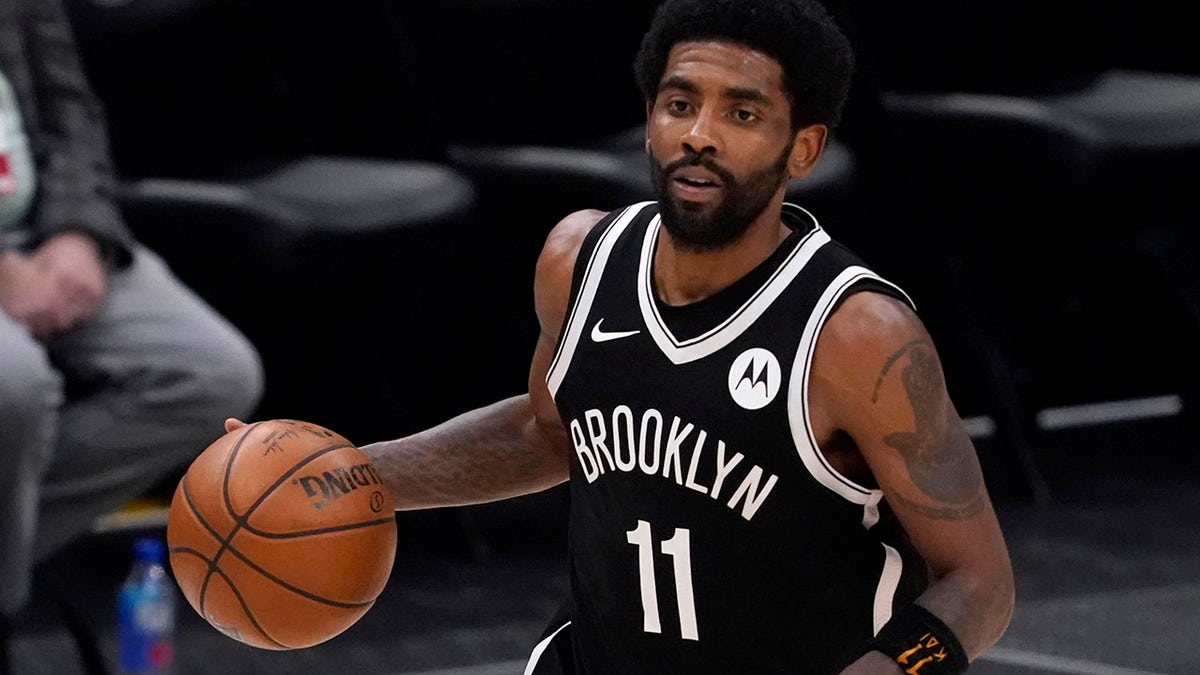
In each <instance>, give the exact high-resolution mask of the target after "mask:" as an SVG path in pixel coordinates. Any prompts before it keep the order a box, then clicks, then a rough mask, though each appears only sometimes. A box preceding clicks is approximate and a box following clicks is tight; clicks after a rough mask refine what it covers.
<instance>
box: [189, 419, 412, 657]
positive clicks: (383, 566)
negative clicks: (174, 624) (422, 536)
mask: <svg viewBox="0 0 1200 675" xmlns="http://www.w3.org/2000/svg"><path fill="white" fill-rule="evenodd" d="M167 546H168V548H169V550H170V561H171V571H172V573H173V574H174V576H175V580H176V582H177V583H178V584H179V587H180V589H181V590H182V592H183V595H184V597H186V598H187V601H188V602H189V603H190V604H191V606H192V608H193V609H195V610H196V611H197V612H198V613H199V614H200V616H202V617H203V618H204V619H205V620H206V621H208V623H209V624H211V625H212V626H213V627H214V628H216V629H217V630H218V631H220V632H222V633H224V634H225V635H228V636H229V637H231V638H234V639H235V640H239V641H241V642H243V643H245V644H248V645H251V646H254V647H259V648H262V649H275V650H288V649H301V648H304V647H311V646H313V645H316V644H319V643H321V642H324V641H326V640H329V639H330V638H333V637H334V636H336V635H338V634H340V633H342V632H343V631H345V630H346V629H347V628H349V627H350V626H351V625H353V624H354V623H355V622H356V621H358V620H359V619H360V618H362V616H363V615H364V614H366V612H367V610H369V609H370V608H371V606H372V605H373V604H374V602H375V599H376V598H377V597H378V596H379V594H380V593H381V592H382V591H383V588H384V586H385V585H386V584H387V580H388V577H389V575H390V574H391V571H392V563H393V562H394V561H395V555H396V516H395V507H394V505H393V502H392V498H391V493H390V492H388V490H387V489H386V488H385V487H384V486H383V485H382V483H381V481H380V479H379V475H378V474H377V473H376V472H375V468H374V467H373V466H372V465H371V462H370V460H368V459H367V456H366V455H364V454H363V453H362V451H360V450H359V449H358V448H357V447H355V446H354V445H353V444H351V443H350V442H349V441H347V440H346V439H345V438H343V437H342V436H340V435H338V434H337V433H334V432H332V431H330V430H328V429H325V428H323V427H320V426H318V425H315V424H310V423H307V422H301V421H296V420H268V421H263V422H257V423H254V424H249V425H247V426H244V427H242V428H240V429H235V430H234V431H231V432H229V433H227V434H225V435H224V436H221V437H220V438H218V439H217V440H216V441H214V442H213V443H212V444H211V445H209V446H208V447H207V448H206V449H205V450H204V451H203V452H202V453H200V455H199V456H198V457H196V459H195V460H194V461H193V462H192V464H191V466H189V467H188V470H187V472H186V473H185V474H184V476H183V478H182V479H181V480H180V481H179V485H178V487H176V489H175V494H174V496H173V497H172V499H171V507H170V511H169V514H168V519H167Z"/></svg>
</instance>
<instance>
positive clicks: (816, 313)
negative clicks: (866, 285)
mask: <svg viewBox="0 0 1200 675" xmlns="http://www.w3.org/2000/svg"><path fill="white" fill-rule="evenodd" d="M864 279H872V280H874V281H877V282H880V283H883V284H887V285H888V286H891V287H892V288H895V289H896V291H897V292H899V293H900V294H902V295H904V297H905V298H908V295H906V294H904V291H902V290H900V288H899V287H897V286H896V285H895V284H892V283H891V282H889V281H887V280H886V279H883V278H882V277H880V276H879V275H877V274H875V273H874V272H872V271H871V270H868V269H867V268H865V267H860V266H857V265H854V266H850V267H847V268H846V269H845V270H843V271H842V273H841V274H839V275H838V276H837V277H836V278H835V279H834V280H833V281H832V282H831V283H830V284H829V286H828V287H826V289H825V292H824V293H822V294H821V298H820V299H819V300H818V301H817V304H816V307H815V308H814V309H813V313H812V315H811V316H810V317H809V320H808V324H807V325H806V326H805V327H804V333H803V334H802V335H801V336H800V344H799V346H798V347H797V349H796V359H795V361H794V362H793V363H792V373H791V376H790V379H789V381H788V422H789V426H790V427H791V430H792V440H793V441H794V442H795V444H796V450H797V452H799V453H800V459H801V461H802V462H803V463H804V467H805V468H806V469H808V472H809V473H810V474H811V475H812V477H813V478H815V479H817V482H819V483H820V484H821V485H824V486H825V487H826V488H828V489H829V490H831V491H833V492H834V493H836V494H838V495H840V496H841V497H843V498H844V499H846V500H847V501H850V502H851V503H854V504H858V505H860V506H862V507H863V521H862V522H863V527H867V528H870V527H871V526H872V525H874V524H875V523H876V522H878V521H879V501H880V500H881V499H882V498H883V492H882V491H880V490H878V489H872V488H867V487H864V486H862V485H859V484H858V483H856V482H854V481H852V480H850V479H849V478H846V477H845V476H843V475H842V474H840V473H838V471H837V470H836V469H834V468H833V467H832V466H830V465H829V462H828V461H826V460H825V456H824V455H822V454H821V451H820V450H819V449H818V445H817V439H816V436H815V435H814V434H813V430H812V418H811V417H810V416H809V402H808V384H809V376H810V374H811V370H812V359H813V353H814V351H815V350H816V346H817V336H818V335H819V334H820V332H821V329H822V328H824V326H825V322H826V321H828V319H829V315H830V314H832V313H833V309H834V307H836V306H837V302H838V299H840V298H841V297H842V296H843V295H845V293H846V291H847V290H849V289H850V287H852V286H853V285H854V284H856V283H858V282H859V281H862V280H864Z"/></svg>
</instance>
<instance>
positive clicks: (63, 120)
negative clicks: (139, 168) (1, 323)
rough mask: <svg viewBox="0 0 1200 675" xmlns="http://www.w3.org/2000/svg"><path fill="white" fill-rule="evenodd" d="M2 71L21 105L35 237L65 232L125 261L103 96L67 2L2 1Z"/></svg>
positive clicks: (128, 238)
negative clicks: (33, 173)
mask: <svg viewBox="0 0 1200 675" xmlns="http://www.w3.org/2000/svg"><path fill="white" fill-rule="evenodd" d="M0 72H3V73H4V75H5V77H7V78H8V80H9V82H10V83H11V84H12V88H13V91H14V93H15V94H16V97H17V99H18V101H19V102H20V106H21V116H22V118H23V119H22V121H23V123H24V126H25V133H26V135H27V136H28V137H29V145H30V152H31V154H32V156H33V160H34V163H35V164H36V166H37V192H36V194H35V197H34V202H33V205H32V207H31V209H30V212H29V215H28V216H27V220H28V225H29V227H30V228H31V229H32V231H33V234H34V237H35V241H42V240H45V239H46V238H48V237H51V236H53V235H55V234H58V233H60V232H63V231H67V230H74V231H79V232H84V233H87V234H89V235H91V236H92V237H93V238H94V239H95V240H96V241H97V243H99V244H100V246H101V250H102V251H103V253H104V256H105V258H106V260H107V261H108V262H110V263H114V264H117V265H123V264H124V263H125V262H126V261H128V259H129V247H130V245H131V243H132V235H131V234H130V232H129V229H128V228H127V227H126V225H125V223H124V221H123V220H122V218H121V214H120V212H119V211H118V208H117V204H116V195H115V190H116V185H117V181H116V177H115V175H114V169H113V165H112V159H111V157H110V155H109V146H108V132H107V128H106V127H105V120H104V113H103V110H102V109H101V105H100V103H99V101H98V100H97V99H96V96H95V94H94V93H93V92H92V90H91V87H90V85H89V84H88V82H87V79H86V76H85V74H84V71H83V67H82V64H81V63H80V58H79V54H78V53H77V51H76V46H75V40H74V35H73V33H72V29H71V24H70V22H69V21H68V19H67V15H66V12H65V11H64V9H63V6H62V0H0Z"/></svg>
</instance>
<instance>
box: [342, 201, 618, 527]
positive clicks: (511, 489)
mask: <svg viewBox="0 0 1200 675" xmlns="http://www.w3.org/2000/svg"><path fill="white" fill-rule="evenodd" d="M603 215H604V214H603V213H602V212H599V211H579V212H576V213H573V214H571V215H569V216H567V217H566V218H564V219H563V220H562V221H561V222H559V223H558V225H556V226H555V227H554V229H553V230H552V231H551V232H550V234H549V235H548V236H547V238H546V242H545V245H544V246H543V248H542V253H541V255H540V256H539V258H538V263H537V273H536V275H535V278H534V303H535V307H536V310H537V317H538V323H539V324H540V326H541V330H540V332H539V335H538V341H537V346H536V348H535V349H534V354H533V359H532V362H531V364H530V369H529V393H527V394H525V395H521V396H514V397H512V398H509V399H506V400H503V401H499V402H497V403H493V404H492V405H489V406H486V407H483V408H479V409H477V410H473V411H470V412H467V413H464V414H462V415H459V416H457V417H455V418H453V419H451V420H449V421H447V422H444V423H442V424H439V425H438V426H435V427H433V428H431V429H428V430H426V431H422V432H420V433H416V434H413V435H411V436H407V437H405V438H400V439H397V440H392V441H384V442H381V443H374V444H371V445H366V446H363V448H362V450H363V452H365V453H366V454H367V456H368V457H370V458H371V461H372V462H373V463H374V465H375V469H376V470H377V471H378V472H379V474H380V476H381V478H382V479H383V482H384V484H385V485H387V486H388V487H389V488H391V491H392V497H393V498H394V499H395V501H396V508H397V510H408V509H420V508H429V507H441V506H461V505H465V504H477V503H482V502H489V501H495V500H498V499H505V498H507V497H515V496H518V495H523V494H529V493H532V492H538V491H540V490H545V489H547V488H550V487H553V486H555V485H558V484H560V483H562V482H564V481H566V480H567V478H568V476H569V457H570V451H571V444H570V439H569V438H568V436H567V432H566V429H565V428H564V427H563V424H562V421H561V419H560V418H559V415H558V409H557V408H556V407H555V405H554V400H553V399H552V398H551V396H550V391H549V389H548V388H547V386H546V374H547V373H548V372H549V369H550V363H551V361H553V359H554V350H555V348H556V346H557V344H558V332H559V330H560V328H561V326H562V323H563V317H564V316H565V315H566V311H567V305H568V303H569V301H570V292H571V276H572V272H573V270H574V266H575V258H576V256H577V255H578V253H579V248H580V245H581V244H582V243H583V239H584V237H585V236H586V235H587V233H588V231H589V230H590V229H591V227H592V226H593V225H595V224H596V222H597V221H599V219H600V218H601V217H603Z"/></svg>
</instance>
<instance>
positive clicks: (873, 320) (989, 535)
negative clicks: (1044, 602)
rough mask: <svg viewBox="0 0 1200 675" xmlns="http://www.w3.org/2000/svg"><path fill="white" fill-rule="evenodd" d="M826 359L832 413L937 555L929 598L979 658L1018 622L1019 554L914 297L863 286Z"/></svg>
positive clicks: (920, 542)
mask: <svg viewBox="0 0 1200 675" xmlns="http://www.w3.org/2000/svg"><path fill="white" fill-rule="evenodd" d="M815 359H816V361H815V363H814V373H815V374H817V375H818V376H819V380H818V381H817V385H816V386H815V387H814V388H813V389H814V390H815V391H819V392H821V393H820V395H821V397H822V400H821V403H822V407H823V409H824V410H827V411H828V414H829V415H830V423H831V424H832V426H833V427H834V428H837V429H840V430H841V431H843V432H845V433H846V434H848V435H849V436H850V437H851V438H852V439H853V440H854V441H855V443H856V445H857V446H858V448H859V451H860V452H861V454H862V456H863V459H864V460H865V461H866V464H867V465H868V467H869V468H870V471H871V473H872V474H873V476H874V478H875V480H876V481H877V482H878V484H879V487H880V489H881V490H882V491H883V493H884V499H885V500H886V501H887V502H888V503H889V504H890V505H891V507H892V509H893V511H894V512H895V513H896V516H897V518H898V519H899V520H900V523H901V524H902V525H903V526H904V528H905V530H906V531H907V532H908V534H909V536H910V537H911V539H912V542H913V544H914V545H915V546H916V548H917V549H918V550H919V552H920V553H921V555H922V556H923V557H924V558H925V560H926V561H928V563H929V565H930V566H931V569H932V572H933V575H934V580H933V582H932V583H931V585H930V587H929V588H928V589H927V590H926V591H925V593H923V594H922V595H921V596H920V597H919V598H918V599H917V604H918V605H920V606H921V607H923V608H924V609H925V610H928V611H929V612H930V613H932V614H933V615H934V616H935V617H936V618H938V619H940V620H941V621H942V622H943V623H944V624H945V627H947V628H949V630H950V631H952V633H953V635H954V636H955V637H956V638H957V639H958V641H959V642H960V643H961V644H962V646H963V648H964V650H965V652H966V656H967V658H969V659H974V658H976V657H977V656H979V655H980V654H981V653H982V652H984V651H985V650H986V649H988V648H989V647H991V646H992V645H993V644H995V643H996V641H997V640H999V639H1000V636H1001V635H1002V634H1003V633H1004V631H1005V629H1006V628H1007V627H1008V622H1009V619H1010V618H1011V615H1012V610H1013V603H1014V588H1013V573H1012V565H1011V562H1010V560H1009V555H1008V549H1007V546H1006V545H1005V542H1004V537H1003V534H1002V533H1001V530H1000V525H999V523H998V521H997V519H996V514H995V511H994V510H993V507H992V502H991V499H990V497H989V495H988V491H987V488H986V486H985V484H984V479H983V474H982V471H981V469H980V465H979V460H978V457H977V455H976V452H975V447H974V444H973V443H972V441H971V438H970V436H969V435H968V434H967V431H966V429H965V428H964V426H963V423H962V419H961V418H960V417H959V415H958V412H957V411H956V410H955V408H954V404H953V403H952V402H951V400H950V396H949V393H948V392H947V389H946V381H945V378H944V375H943V372H942V366H941V361H940V359H939V357H938V352H937V349H936V348H935V346H934V344H933V340H932V339H931V337H930V335H929V333H928V332H927V331H926V329H925V326H924V325H923V324H922V322H921V321H920V319H919V318H918V317H917V316H916V314H915V313H914V312H913V311H912V310H911V309H910V308H909V307H908V306H907V305H905V304H904V303H902V302H900V301H898V300H896V299H894V298H890V297H888V296H884V295H881V294H876V293H870V292H864V293H856V294H854V295H851V296H850V297H849V298H847V299H846V300H845V302H844V303H843V305H842V306H841V307H839V308H838V310H837V311H836V312H835V313H834V315H833V316H831V317H830V320H829V321H828V323H827V325H826V327H825V329H824V330H823V331H822V334H821V338H820V341H819V342H818V345H817V351H816V354H815ZM918 637H919V636H918ZM879 656H880V655H879V654H878V653H875V654H873V655H872V658H878V657H879Z"/></svg>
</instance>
